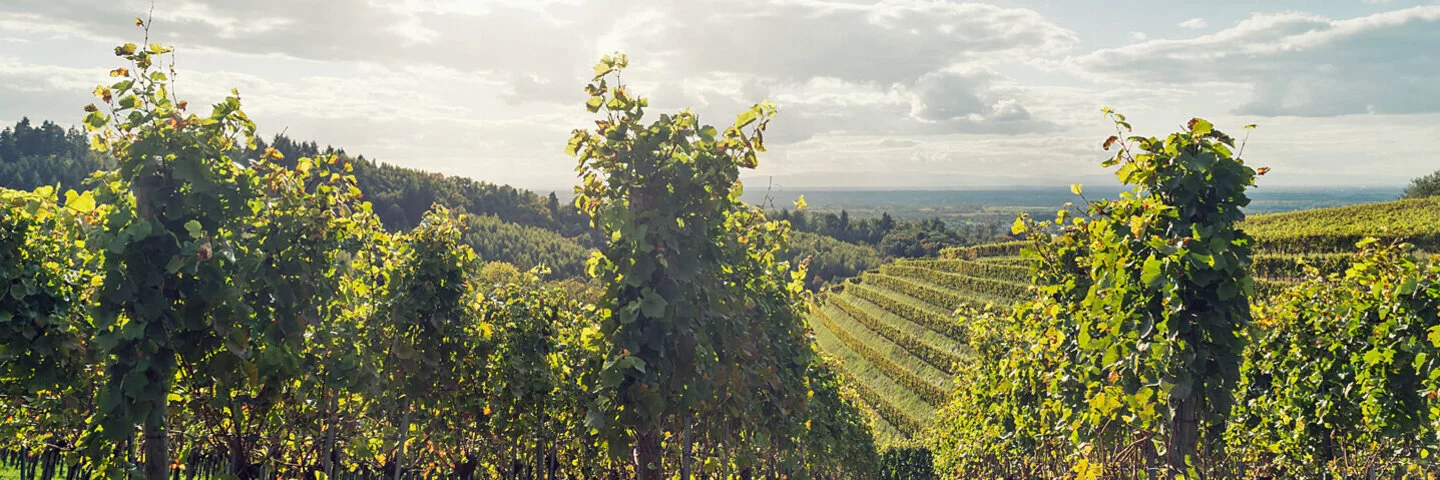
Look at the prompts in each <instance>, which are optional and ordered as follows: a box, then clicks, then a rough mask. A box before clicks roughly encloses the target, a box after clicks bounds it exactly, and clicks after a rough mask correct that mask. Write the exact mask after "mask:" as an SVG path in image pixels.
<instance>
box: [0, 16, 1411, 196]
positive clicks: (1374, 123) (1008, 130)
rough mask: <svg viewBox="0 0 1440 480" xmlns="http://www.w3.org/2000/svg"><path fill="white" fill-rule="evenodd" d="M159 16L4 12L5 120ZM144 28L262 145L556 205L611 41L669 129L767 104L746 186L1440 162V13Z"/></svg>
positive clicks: (184, 21)
mask: <svg viewBox="0 0 1440 480" xmlns="http://www.w3.org/2000/svg"><path fill="white" fill-rule="evenodd" d="M151 8H152V5H151V2H149V1H148V0H145V1H131V0H103V1H92V0H4V1H3V2H0V122H5V123H9V124H13V123H14V122H15V121H17V120H19V119H20V118H21V117H29V118H31V119H33V120H37V121H38V120H39V119H49V120H54V121H57V122H60V123H62V124H67V125H68V124H78V123H79V119H80V118H81V117H82V116H83V112H82V111H81V108H82V107H83V106H84V105H86V104H88V103H91V102H92V101H94V100H93V99H92V97H91V96H90V92H91V91H92V90H94V87H95V85H97V84H99V83H110V81H111V79H110V78H109V77H108V75H107V72H108V71H109V70H110V69H112V68H115V67H118V66H121V65H120V63H119V60H120V59H118V58H116V57H115V56H114V55H113V52H112V50H113V47H114V46H115V45H117V44H119V43H124V42H135V43H140V41H141V40H142V32H141V31H140V30H139V29H137V28H136V27H135V26H134V18H135V17H146V16H150V15H152V14H151V13H149V12H150V10H151ZM151 25H152V27H151V32H150V35H151V41H157V42H160V43H163V44H167V45H172V46H174V47H175V48H176V52H177V53H176V57H175V63H176V68H177V70H178V71H179V72H180V74H179V76H178V78H177V82H178V88H177V93H178V94H179V95H180V96H181V97H184V98H186V99H189V100H190V101H191V103H192V104H199V103H210V102H214V101H217V100H219V99H221V98H223V96H224V95H225V94H226V93H228V92H229V91H230V89H231V88H237V89H238V90H239V91H240V93H241V96H242V99H243V101H244V105H245V109H246V111H247V112H248V113H249V115H250V116H251V118H253V119H254V120H255V121H256V122H257V123H258V124H259V125H260V129H261V132H262V133H263V134H265V135H267V136H268V135H272V134H274V133H277V132H285V133H286V134H287V135H289V136H290V137H292V138H296V139H302V140H306V139H308V140H314V141H317V142H319V143H320V144H322V145H324V144H331V145H335V146H338V147H343V148H345V149H346V150H347V151H348V152H349V153H352V154H363V155H365V156H366V157H368V158H372V159H376V160H379V161H382V162H386V163H391V164H398V165H403V166H408V167H413V168H420V169H425V170H431V171H438V172H442V173H445V174H447V175H462V176H468V177H472V178H475V179H477V180H484V181H489V182H496V183H508V184H513V185H517V186H521V187H526V188H533V189H538V190H542V191H546V190H561V191H568V190H569V188H570V186H571V185H573V184H574V183H575V173H574V167H575V160H574V159H573V158H570V157H567V156H566V155H565V153H564V147H565V143H566V141H567V140H568V138H569V134H570V131H571V130H573V129H576V128H585V127H586V125H587V124H590V125H592V126H593V124H591V123H590V121H591V120H593V119H594V118H595V117H594V115H593V114H590V113H588V112H586V110H585V108H584V102H585V100H586V98H587V97H586V94H585V93H584V92H583V88H584V86H585V84H586V83H587V82H588V81H589V80H590V78H589V77H590V76H591V74H592V71H591V67H592V66H593V65H594V64H595V62H596V61H597V60H598V59H599V58H600V57H601V56H602V55H604V54H606V53H612V52H617V51H619V52H624V53H626V54H627V55H628V56H629V58H630V68H629V69H627V70H626V72H625V73H624V77H623V79H624V81H625V82H626V83H627V84H629V85H630V88H631V89H632V91H638V92H639V93H640V94H642V95H644V96H647V97H649V98H650V100H651V106H652V108H651V109H650V110H649V113H650V114H651V115H658V114H660V113H663V112H667V111H675V110H679V109H681V108H685V107H690V108H692V109H693V110H694V111H695V112H696V113H698V114H699V116H700V119H701V121H702V122H704V123H710V124H715V125H721V126H723V125H729V124H730V123H731V122H732V121H733V120H734V116H735V115H736V114H737V113H739V112H741V111H743V110H744V109H746V108H747V107H748V106H750V105H752V104H754V103H756V102H759V101H761V100H770V101H772V102H774V103H775V104H776V105H777V106H778V107H779V115H778V116H777V117H776V119H775V120H774V121H773V122H772V123H771V125H770V130H769V131H768V132H767V135H766V140H767V142H768V144H769V146H770V149H769V151H768V152H767V153H765V154H763V155H762V157H761V165H760V168H759V169H758V170H756V171H755V172H753V173H750V174H747V176H746V178H747V183H749V184H751V185H754V184H755V183H756V182H760V183H762V184H769V185H771V186H772V187H773V186H782V187H785V188H825V187H843V188H854V187H863V188H920V189H947V188H975V187H1001V186H1014V185H1037V184H1038V185H1062V184H1068V183H1073V182H1082V183H1084V182H1104V181H1107V180H1108V181H1110V182H1112V183H1113V177H1110V176H1108V174H1107V172H1106V170H1105V169H1104V168H1102V167H1101V166H1100V165H1099V163H1100V161H1101V160H1103V159H1104V158H1105V157H1106V156H1107V153H1106V152H1105V151H1103V150H1102V149H1101V148H1100V144H1101V143H1102V142H1103V140H1104V139H1105V138H1106V137H1107V136H1109V135H1110V134H1112V133H1113V126H1111V125H1110V124H1108V123H1107V122H1106V121H1105V119H1104V118H1103V116H1102V114H1101V113H1100V109H1101V108H1102V107H1106V106H1108V107H1112V108H1114V109H1115V110H1117V111H1119V112H1122V113H1124V114H1126V115H1127V116H1129V118H1130V121H1131V123H1132V124H1133V125H1134V126H1135V128H1136V133H1138V134H1144V135H1153V136H1162V135H1165V134H1168V133H1170V132H1173V131H1176V130H1177V129H1179V128H1180V127H1181V126H1183V125H1184V124H1185V122H1186V121H1187V120H1189V119H1190V118H1191V117H1197V116H1198V117H1202V118H1206V119H1209V120H1211V121H1213V122H1214V123H1215V124H1216V126H1217V128H1220V129H1222V130H1227V131H1231V132H1232V134H1240V133H1243V130H1241V128H1240V127H1241V126H1243V125H1246V124H1252V123H1253V124H1257V125H1258V128H1256V129H1255V130H1252V131H1249V133H1250V135H1251V137H1250V138H1249V141H1248V143H1247V148H1246V150H1245V158H1246V160H1247V162H1249V163H1251V164H1253V165H1255V166H1268V167H1271V169H1272V170H1271V173H1270V174H1269V175H1267V176H1266V177H1265V178H1264V179H1262V180H1261V184H1262V186H1264V185H1276V186H1304V185H1327V186H1329V185H1376V186H1378V185H1385V186H1394V185H1401V184H1404V183H1405V182H1406V181H1408V180H1409V179H1410V178H1413V177H1416V176H1420V175H1423V174H1426V173H1429V172H1431V171H1435V170H1436V169H1440V0H1411V1H1405V0H1310V1H1270V2H1258V1H1234V0H1210V1H1204V2H1194V1H1174V0H1163V1H1162V0H1108V1H1104V2H1099V1H1089V0H1085V1H1081V0H1048V1H1047V0H992V1H989V2H974V3H969V2H956V1H932V0H887V1H879V2H873V1H860V0H767V1H762V0H715V1H712V0H683V1H681V0H483V1H481V0H384V1H378V0H377V1H370V0H324V1H321V0H250V1H234V0H185V1H182V0H155V1H154V4H153V21H152V22H151ZM192 108H193V107H192ZM752 188H753V187H752Z"/></svg>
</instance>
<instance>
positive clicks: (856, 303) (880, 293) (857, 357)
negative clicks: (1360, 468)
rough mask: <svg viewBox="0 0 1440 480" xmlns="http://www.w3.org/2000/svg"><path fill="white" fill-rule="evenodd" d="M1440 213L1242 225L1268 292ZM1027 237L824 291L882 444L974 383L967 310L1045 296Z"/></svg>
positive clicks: (913, 429)
mask: <svg viewBox="0 0 1440 480" xmlns="http://www.w3.org/2000/svg"><path fill="white" fill-rule="evenodd" d="M1372 213H1373V214H1374V215H1376V216H1374V217H1372V216H1370V215H1372ZM1437 215H1440V198H1423V199H1411V200H1399V201H1395V202H1385V203H1378V204H1366V205H1357V206H1352V207H1340V208H1329V209H1319V210H1306V211H1298V212H1291V213H1283V214H1268V215H1260V216H1255V217H1251V218H1249V219H1247V220H1246V221H1245V222H1244V223H1242V224H1241V228H1244V229H1245V230H1246V231H1247V232H1249V233H1251V234H1252V235H1253V236H1254V237H1255V238H1256V240H1257V241H1258V244H1259V245H1260V247H1259V249H1258V252H1259V253H1257V254H1256V255H1255V256H1254V259H1253V263H1252V265H1251V269H1252V273H1253V275H1254V276H1255V282H1256V284H1257V291H1258V293H1260V294H1262V295H1271V294H1274V295H1280V294H1283V293H1284V292H1285V291H1286V290H1287V289H1288V288H1293V287H1294V286H1296V285H1298V284H1299V283H1300V282H1301V281H1302V280H1303V279H1305V277H1306V276H1307V272H1306V270H1307V269H1308V268H1313V269H1315V270H1316V271H1317V272H1319V273H1322V274H1340V273H1344V272H1345V270H1346V269H1348V268H1349V267H1350V266H1351V265H1352V264H1353V263H1354V262H1355V261H1357V260H1358V259H1359V257H1358V256H1357V255H1356V254H1355V246H1354V244H1355V242H1358V241H1359V240H1361V239H1363V238H1365V237H1366V236H1367V234H1366V233H1365V232H1370V233H1371V234H1370V235H1368V236H1373V237H1381V238H1385V239H1387V240H1390V241H1394V240H1398V239H1405V240H1412V239H1414V241H1417V242H1419V243H1417V247H1419V251H1418V252H1417V253H1420V254H1422V255H1423V254H1424V252H1425V251H1426V250H1433V249H1435V248H1436V247H1440V242H1437V240H1440V216H1437ZM1387 222H1388V223H1387ZM1357 225H1358V226H1357ZM1346 242H1349V243H1348V245H1349V246H1348V247H1346V248H1336V247H1335V246H1338V245H1344V244H1347V243H1346ZM1026 245H1027V243H1026V242H1005V243H993V244H986V245H978V246H973V247H959V248H950V249H946V250H944V251H942V252H941V257H940V258H935V259H904V260H899V261H896V262H893V263H891V264H887V265H883V266H881V267H879V268H878V269H876V270H872V271H869V272H866V273H864V274H863V275H861V276H860V277H858V278H856V279H853V280H851V281H850V282H847V283H845V284H844V285H843V286H841V287H837V288H833V289H831V291H829V292H826V293H823V294H821V295H820V296H819V297H818V298H817V299H816V301H815V305H812V306H811V307H810V309H811V315H810V316H809V317H808V318H809V321H810V327H811V328H812V329H814V330H815V335H816V337H817V343H818V344H819V346H820V347H821V349H822V350H823V351H825V352H826V353H828V354H830V355H833V356H835V357H837V358H840V359H842V360H843V361H842V362H840V363H839V365H840V366H841V367H842V368H841V371H842V373H843V375H844V376H845V377H846V378H848V379H850V380H851V381H853V382H854V383H855V384H856V388H857V389H860V390H861V391H863V392H866V394H865V395H864V404H865V413H866V414H867V415H869V416H870V417H871V418H872V421H873V422H874V423H875V424H876V425H877V428H876V434H877V437H876V439H877V441H878V442H880V444H882V445H891V444H906V443H907V442H908V441H909V440H910V439H911V438H912V437H917V436H920V435H922V432H923V430H924V429H925V428H927V427H930V426H931V425H932V422H933V420H934V418H935V414H936V413H935V412H936V409H937V408H939V407H941V406H943V404H944V403H945V402H946V399H947V397H948V396H949V394H950V393H951V392H952V391H953V390H954V389H955V388H956V382H957V381H964V378H963V376H961V373H962V372H963V369H962V368H960V367H961V366H962V365H965V364H966V363H967V362H970V361H974V356H973V354H972V353H973V352H972V350H971V348H970V347H969V346H967V342H966V335H967V331H968V330H969V328H971V327H970V326H969V325H967V323H966V321H965V318H966V317H967V316H971V315H975V314H976V313H977V312H978V311H984V310H987V309H988V310H990V311H1004V310H1006V309H1008V308H1010V307H1011V306H1012V305H1013V304H1015V303H1016V302H1019V301H1021V300H1025V299H1027V298H1029V297H1031V296H1033V295H1034V293H1035V289H1034V288H1033V287H1032V286H1031V285H1030V276H1031V270H1030V266H1029V264H1030V262H1029V260H1027V259H1026V258H1024V257H1022V256H1021V250H1022V249H1023V248H1024V247H1025V246H1026ZM957 312H959V314H957Z"/></svg>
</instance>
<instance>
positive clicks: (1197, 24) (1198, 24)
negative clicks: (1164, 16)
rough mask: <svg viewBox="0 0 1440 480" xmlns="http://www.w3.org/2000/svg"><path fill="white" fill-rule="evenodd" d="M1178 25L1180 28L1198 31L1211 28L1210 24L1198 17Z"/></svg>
mask: <svg viewBox="0 0 1440 480" xmlns="http://www.w3.org/2000/svg"><path fill="white" fill-rule="evenodd" d="M1178 25H1179V26H1180V28H1190V29H1197V30H1198V29H1202V28H1205V27H1208V26H1210V22H1206V21H1205V19H1203V18H1199V17H1196V18H1192V19H1189V20H1186V21H1183V22H1180V23H1179V24H1178Z"/></svg>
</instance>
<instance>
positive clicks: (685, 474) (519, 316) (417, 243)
mask: <svg viewBox="0 0 1440 480" xmlns="http://www.w3.org/2000/svg"><path fill="white" fill-rule="evenodd" d="M136 24H137V26H139V27H141V28H144V29H146V32H147V34H148V24H147V23H146V21H143V20H137V21H136ZM114 54H115V57H116V58H117V59H119V61H120V62H121V63H120V64H119V65H117V66H116V68H115V69H114V70H112V71H110V72H109V75H110V77H112V80H113V83H111V84H108V85H101V86H99V87H97V88H96V89H95V91H94V94H95V97H96V99H95V103H92V104H90V105H86V106H84V110H85V113H86V114H85V117H84V119H83V121H82V124H83V128H69V129H67V128H64V127H61V126H59V124H56V123H53V122H50V121H43V122H42V123H41V124H40V125H39V126H38V127H37V126H34V125H33V124H32V123H31V122H30V121H29V120H28V119H27V120H22V121H21V122H19V123H18V124H16V125H15V126H14V127H10V128H6V129H4V130H3V131H0V478H4V479H5V480H9V479H10V478H18V479H23V480H34V479H43V480H50V479H54V478H59V477H62V476H63V477H64V478H66V479H67V480H71V479H89V478H145V479H148V480H161V479H182V478H183V479H187V480H188V479H194V478H202V479H213V478H224V479H232V478H233V479H261V478H267V479H268V478H287V479H288V478H304V479H313V480H329V479H381V478H384V479H389V480H401V479H420V478H460V479H471V478H504V479H558V478H575V479H580V478H584V479H591V478H604V479H616V480H618V479H642V480H652V479H661V478H667V479H670V478H678V479H683V480H689V479H692V478H704V479H759V478H767V479H778V478H816V479H852V478H853V479H917V478H920V479H923V478H1077V479H1121V478H1153V479H1160V478H1166V479H1173V478H1192V479H1195V478H1256V479H1260V478H1314V479H1322V478H1323V479H1329V478H1382V477H1383V478H1437V476H1440V460H1437V456H1436V455H1437V454H1440V398H1437V397H1440V368H1437V367H1440V264H1437V263H1435V262H1434V261H1433V258H1434V257H1433V252H1435V251H1436V249H1437V248H1440V217H1437V215H1440V213H1437V212H1440V204H1437V202H1440V196H1437V195H1435V194H1436V193H1440V189H1437V188H1435V184H1436V183H1437V179H1440V173H1437V174H1435V175H1431V176H1429V177H1422V178H1419V179H1416V180H1415V181H1414V182H1413V183H1412V185H1411V186H1410V187H1409V188H1407V189H1406V193H1405V195H1406V197H1407V198H1406V199H1402V200H1397V201H1395V202H1385V203H1378V204H1369V205H1358V206H1352V207H1340V208H1335V209H1318V210H1309V211H1301V212H1292V213H1283V214H1269V215H1258V216H1252V217H1248V218H1247V215H1246V214H1245V212H1244V211H1243V208H1244V207H1245V206H1246V205H1247V204H1248V203H1249V201H1250V199H1249V197H1248V196H1247V192H1248V191H1249V190H1250V189H1251V188H1253V187H1254V186H1255V185H1256V184H1257V181H1258V179H1260V178H1262V177H1263V176H1264V175H1265V174H1266V173H1267V172H1268V170H1269V169H1268V168H1265V167H1257V166H1255V165H1253V164H1251V163H1249V162H1247V161H1246V159H1245V158H1244V154H1245V145H1246V144H1247V143H1248V142H1249V141H1250V139H1249V133H1250V132H1251V130H1252V129H1253V128H1254V126H1253V125H1251V126H1245V127H1244V128H1243V131H1244V135H1243V136H1240V137H1238V138H1237V137H1233V136H1231V135H1229V134H1227V133H1225V132H1222V131H1221V130H1220V129H1219V128H1218V127H1216V126H1215V125H1213V124H1211V123H1210V122H1208V121H1206V120H1203V119H1198V118H1196V119H1192V120H1190V121H1189V122H1183V128H1182V129H1181V130H1180V131H1177V132H1174V133H1171V134H1168V135H1165V136H1159V137H1151V136H1144V135H1140V134H1136V133H1134V132H1133V130H1134V128H1133V127H1132V126H1131V124H1130V123H1129V121H1128V119H1127V118H1126V117H1125V116H1124V115H1122V114H1120V113H1118V112H1114V111H1111V110H1109V109H1106V110H1104V111H1103V115H1104V118H1106V119H1107V120H1108V122H1109V123H1107V125H1113V128H1114V132H1115V133H1114V135H1113V136H1109V137H1108V138H1105V139H1102V141H1101V142H1098V143H1100V144H1101V145H1103V148H1104V150H1105V151H1107V152H1109V153H1110V154H1113V156H1111V157H1110V158H1109V159H1108V160H1106V161H1105V163H1104V167H1106V168H1110V169H1112V171H1113V172H1114V173H1115V175H1116V180H1118V181H1119V182H1120V183H1121V184H1123V185H1125V186H1126V187H1127V188H1129V189H1130V190H1129V191H1127V192H1124V193H1122V194H1120V195H1118V198H1113V199H1090V198H1088V197H1087V196H1086V195H1085V190H1084V186H1082V185H1079V184H1075V185H1073V186H1072V187H1071V191H1072V192H1073V194H1074V195H1075V196H1076V201H1075V203H1074V204H1073V205H1068V206H1067V207H1066V208H1062V209H1060V210H1058V211H1056V212H1055V215H1054V217H1053V218H1043V219H1042V218H1034V217H1032V216H1031V215H1028V214H1022V215H1019V216H1017V217H1015V218H1013V223H1008V222H1007V224H1006V225H995V224H983V223H968V224H960V225H952V224H948V223H946V222H945V221H942V220H941V219H938V218H937V219H927V220H918V221H916V220H910V221H907V220H899V219H895V218H892V217H891V216H890V215H888V214H882V215H881V216H879V217H876V218H866V219H852V218H850V215H849V214H848V212H846V211H843V210H842V211H841V212H840V213H838V214H835V213H828V212H827V213H815V212H810V211H808V209H807V206H806V205H805V203H804V200H803V198H802V199H800V200H798V201H797V202H796V203H795V205H793V207H792V206H787V207H784V208H781V209H779V210H775V209H774V208H773V207H771V208H766V207H764V206H758V205H752V204H748V203H746V202H744V201H742V200H741V198H740V197H741V195H742V193H743V189H744V187H743V185H742V182H741V181H740V177H741V175H742V172H746V171H750V170H753V169H755V168H756V167H757V166H758V165H759V162H760V160H761V158H762V156H763V155H764V154H765V151H766V142H765V135H766V133H765V132H766V131H767V128H768V126H769V125H770V124H771V122H772V121H779V120H776V119H777V112H778V111H779V107H777V106H776V105H774V104H771V103H769V102H766V101H761V102H760V103H756V104H754V105H753V106H751V107H749V108H748V109H745V110H743V111H741V112H739V113H738V114H737V115H736V117H735V119H734V120H733V122H728V121H727V122H726V123H722V124H719V125H718V126H716V125H713V124H708V123H703V122H702V121H701V120H700V119H699V118H698V117H697V116H696V115H695V114H694V113H693V112H691V111H690V110H680V111H677V112H673V113H663V114H654V113H653V112H650V111H648V110H650V101H649V99H648V98H646V97H644V96H642V95H640V94H639V93H638V92H636V91H634V90H632V89H631V87H630V86H629V85H627V84H625V83H622V82H621V80H620V79H621V76H620V74H621V72H622V71H624V70H625V69H626V68H627V67H629V59H628V58H627V57H626V56H625V55H623V54H618V53H617V54H614V55H606V56H605V57H603V58H602V59H601V61H600V62H599V63H598V64H597V65H595V67H594V76H593V78H592V79H591V81H590V82H589V83H588V84H587V85H585V86H584V92H585V93H586V94H587V95H588V98H587V99H586V101H585V102H584V108H586V109H587V111H588V112H589V113H590V114H592V115H593V118H594V122H593V127H588V128H584V129H576V130H574V131H573V132H572V135H571V137H569V139H568V142H567V143H566V147H565V153H566V154H568V155H570V156H572V157H574V159H575V164H576V167H577V170H576V171H577V173H578V179H579V182H578V185H576V186H575V188H574V192H573V197H572V198H570V199H569V200H566V201H561V199H560V197H559V196H558V195H556V194H554V193H551V194H549V195H548V196H543V195H539V194H536V193H533V192H529V191H526V190H522V189H517V188H514V187H510V186H506V185H496V184H490V183H485V182H481V181H475V180H471V179H467V178H463V177H454V176H444V175H440V174H436V173H429V172H423V171H419V170H414V169H408V168H404V167H399V166H394V165H388V164H384V163H378V162H376V161H373V160H370V159H366V158H365V157H363V156H358V155H357V156H353V157H352V156H351V155H349V154H347V153H346V152H345V151H343V149H339V148H335V147H329V146H327V147H324V148H322V147H320V146H319V145H317V144H316V143H313V142H305V141H295V140H292V139H290V138H288V137H285V136H283V135H279V136H274V137H272V138H271V139H270V140H269V141H266V140H264V139H262V138H259V136H258V135H257V131H258V130H259V127H258V126H257V125H256V124H255V123H254V122H253V121H251V120H250V117H249V116H248V115H247V114H246V113H245V110H244V103H243V102H242V96H241V94H240V92H239V91H238V90H232V91H231V94H230V95H229V96H227V97H226V98H224V99H223V100H222V101H220V102H218V103H216V104H214V105H211V106H209V107H208V108H201V107H199V106H194V105H190V104H189V103H188V102H187V101H186V100H183V99H180V98H175V96H174V94H173V92H174V91H175V89H174V76H175V71H174V67H173V66H171V67H168V68H166V67H162V66H169V65H173V63H172V62H173V58H171V57H170V55H172V54H173V50H172V49H171V48H170V47H167V46H165V45H162V44H149V45H137V44H133V43H127V44H123V45H120V46H117V47H115V49H114Z"/></svg>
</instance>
